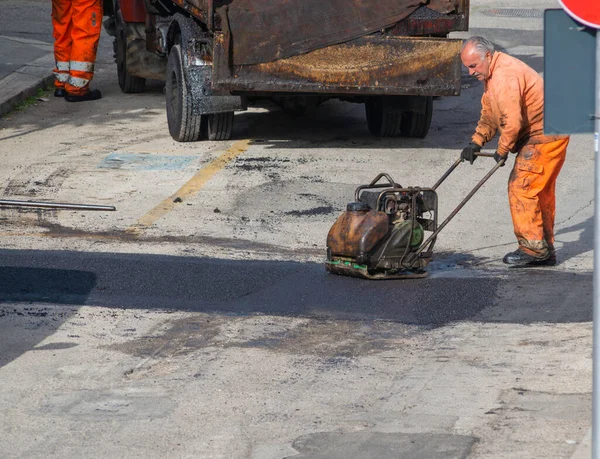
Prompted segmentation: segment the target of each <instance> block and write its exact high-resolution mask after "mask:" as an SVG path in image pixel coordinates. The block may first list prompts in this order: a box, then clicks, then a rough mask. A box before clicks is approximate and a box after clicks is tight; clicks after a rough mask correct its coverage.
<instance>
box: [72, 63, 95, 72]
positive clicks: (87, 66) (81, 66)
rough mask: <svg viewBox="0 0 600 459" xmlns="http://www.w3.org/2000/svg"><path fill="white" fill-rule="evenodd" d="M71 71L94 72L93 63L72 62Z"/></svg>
mask: <svg viewBox="0 0 600 459" xmlns="http://www.w3.org/2000/svg"><path fill="white" fill-rule="evenodd" d="M71 70H79V71H80V72H93V71H94V63H93V62H83V61H71Z"/></svg>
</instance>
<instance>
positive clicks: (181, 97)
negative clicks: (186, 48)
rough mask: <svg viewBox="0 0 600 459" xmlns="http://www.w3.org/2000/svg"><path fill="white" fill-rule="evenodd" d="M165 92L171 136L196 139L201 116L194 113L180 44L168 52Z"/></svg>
mask: <svg viewBox="0 0 600 459" xmlns="http://www.w3.org/2000/svg"><path fill="white" fill-rule="evenodd" d="M165 92H166V101H167V122H168V124H169V133H170V134H171V137H173V139H174V140H176V141H178V142H193V141H195V140H198V139H199V138H200V134H201V123H202V118H203V116H202V115H196V114H194V110H193V106H194V100H193V98H192V95H191V93H190V92H189V91H188V87H187V81H186V80H185V71H184V68H183V56H182V55H181V45H173V47H172V48H171V51H170V52H169V59H168V61H167V81H166V84H165Z"/></svg>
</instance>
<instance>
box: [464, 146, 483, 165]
mask: <svg viewBox="0 0 600 459" xmlns="http://www.w3.org/2000/svg"><path fill="white" fill-rule="evenodd" d="M480 151H481V147H480V146H479V145H477V144H476V143H470V144H469V145H468V146H466V147H465V148H463V151H462V153H461V154H460V157H461V159H462V160H463V161H469V162H470V163H471V164H473V161H475V158H477V156H475V153H479V152H480Z"/></svg>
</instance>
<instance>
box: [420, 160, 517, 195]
mask: <svg viewBox="0 0 600 459" xmlns="http://www.w3.org/2000/svg"><path fill="white" fill-rule="evenodd" d="M475 156H484V157H486V158H493V157H494V153H485V152H483V151H480V152H476V153H475ZM504 161H506V160H504ZM462 162H463V160H462V158H461V157H460V156H459V157H458V159H457V160H456V161H455V162H454V164H452V166H450V169H448V170H447V171H446V173H445V174H444V175H442V176H441V177H440V179H439V180H438V181H437V182H436V183H435V185H433V186H432V187H431V188H432V189H433V190H435V189H436V188H437V187H438V186H440V185H441V184H442V182H443V181H444V180H446V179H447V178H448V176H449V175H450V174H451V173H452V171H454V169H456V168H457V167H458V165H459V164H460V163H462ZM502 164H504V162H502Z"/></svg>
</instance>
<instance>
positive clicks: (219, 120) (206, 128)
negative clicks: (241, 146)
mask: <svg viewBox="0 0 600 459" xmlns="http://www.w3.org/2000/svg"><path fill="white" fill-rule="evenodd" d="M233 115H234V113H233V112H225V113H214V114H211V115H203V120H202V136H203V137H204V138H205V139H206V140H229V139H230V137H231V129H232V128H233Z"/></svg>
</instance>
